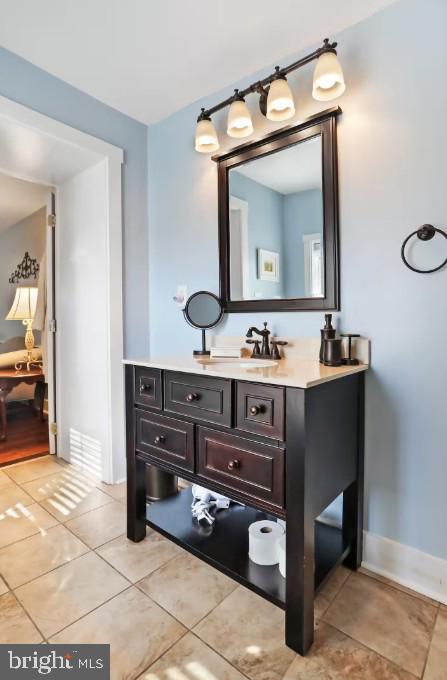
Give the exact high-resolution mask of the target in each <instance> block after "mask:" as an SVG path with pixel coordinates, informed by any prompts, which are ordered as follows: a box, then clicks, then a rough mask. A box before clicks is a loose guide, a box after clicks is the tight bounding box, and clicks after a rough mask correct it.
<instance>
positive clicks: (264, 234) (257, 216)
mask: <svg viewBox="0 0 447 680" xmlns="http://www.w3.org/2000/svg"><path fill="white" fill-rule="evenodd" d="M229 191H230V196H236V198H240V199H242V200H244V201H247V203H248V257H249V271H250V294H251V297H253V298H264V299H269V298H275V297H282V296H283V293H284V278H283V277H284V266H283V264H284V261H283V256H284V254H283V198H284V197H283V195H282V194H280V193H279V192H278V191H274V190H273V189H270V188H269V187H266V186H265V185H263V184H259V182H255V181H254V180H252V179H250V178H249V177H245V175H241V173H240V172H237V170H232V171H231V172H230V180H229ZM258 248H262V249H263V250H272V251H274V252H276V253H279V272H280V278H279V281H278V283H275V282H273V281H263V280H262V279H259V278H258Z"/></svg>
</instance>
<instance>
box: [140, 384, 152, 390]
mask: <svg viewBox="0 0 447 680" xmlns="http://www.w3.org/2000/svg"><path fill="white" fill-rule="evenodd" d="M150 390H151V386H150V385H149V384H148V383H142V384H141V385H140V392H150Z"/></svg>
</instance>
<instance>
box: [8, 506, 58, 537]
mask: <svg viewBox="0 0 447 680" xmlns="http://www.w3.org/2000/svg"><path fill="white" fill-rule="evenodd" d="M57 523H58V522H57V520H56V519H55V518H54V517H53V516H52V515H50V514H49V513H48V512H46V511H45V510H44V509H43V508H41V507H40V505H38V504H37V503H34V504H33V505H28V506H27V507H25V506H19V507H16V508H10V509H9V510H7V511H6V512H3V513H0V548H2V547H3V546H5V545H8V544H9V543H14V542H15V541H20V540H21V539H22V538H28V536H32V535H33V534H38V533H40V534H44V533H45V532H46V531H47V530H48V529H50V527H54V526H55V525H56V524H57Z"/></svg>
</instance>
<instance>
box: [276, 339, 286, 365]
mask: <svg viewBox="0 0 447 680" xmlns="http://www.w3.org/2000/svg"><path fill="white" fill-rule="evenodd" d="M288 344H289V343H288V342H286V341H285V340H272V358H273V359H276V360H278V359H281V355H280V353H279V349H278V345H280V346H283V345H288Z"/></svg>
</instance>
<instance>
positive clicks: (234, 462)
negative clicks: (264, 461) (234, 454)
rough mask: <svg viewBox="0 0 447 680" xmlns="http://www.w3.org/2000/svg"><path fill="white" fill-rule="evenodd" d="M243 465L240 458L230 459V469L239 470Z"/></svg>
mask: <svg viewBox="0 0 447 680" xmlns="http://www.w3.org/2000/svg"><path fill="white" fill-rule="evenodd" d="M240 467H241V464H240V461H238V460H230V462H229V463H228V469H229V470H237V469H238V468H240Z"/></svg>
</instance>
